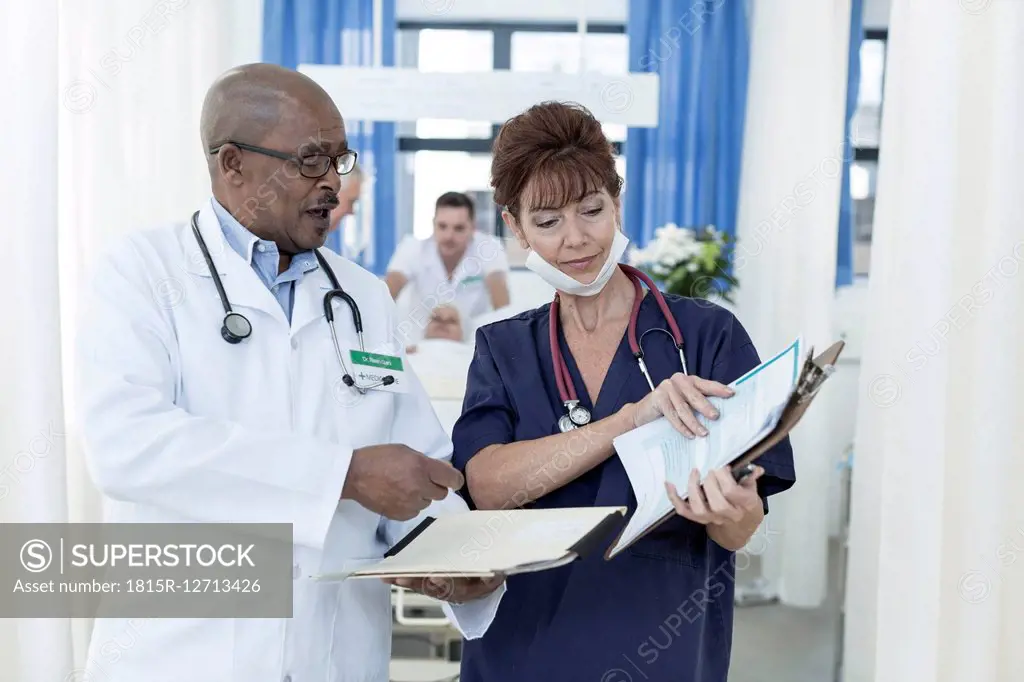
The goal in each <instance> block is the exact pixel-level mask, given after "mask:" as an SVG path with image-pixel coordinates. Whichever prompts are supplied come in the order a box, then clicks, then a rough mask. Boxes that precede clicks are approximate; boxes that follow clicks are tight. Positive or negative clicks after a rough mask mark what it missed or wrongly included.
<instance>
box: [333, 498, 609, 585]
mask: <svg viewBox="0 0 1024 682" xmlns="http://www.w3.org/2000/svg"><path fill="white" fill-rule="evenodd" d="M625 513H626V507H583V508H567V509H499V510H474V511H467V512H463V513H458V514H446V515H443V516H438V517H437V518H432V517H428V518H427V519H425V520H424V521H423V522H422V523H420V524H419V526H417V527H416V528H415V529H413V530H412V531H411V532H409V533H408V534H407V535H406V536H405V537H404V538H402V540H401V541H399V542H398V543H397V544H396V545H395V546H394V547H392V548H391V549H390V550H389V551H388V552H387V554H385V556H384V558H383V559H382V560H380V561H378V562H375V563H373V564H371V565H369V566H363V567H362V568H360V569H359V570H356V571H353V572H351V573H350V574H348V576H347V577H348V578H406V577H417V578H418V577H427V576H439V577H467V578H469V577H481V578H483V577H491V576H494V575H497V574H505V575H512V574H515V573H528V572H531V571H543V570H547V569H550V568H556V567H558V566H562V565H565V564H568V563H570V562H572V561H574V560H576V559H577V558H580V557H582V556H585V555H587V554H590V553H591V552H593V551H595V550H597V549H598V548H599V547H601V546H603V544H604V543H605V542H607V541H608V540H609V539H610V537H611V535H612V534H613V533H614V532H615V530H616V528H617V527H618V526H619V525H620V524H621V521H622V519H623V516H624V514H625Z"/></svg>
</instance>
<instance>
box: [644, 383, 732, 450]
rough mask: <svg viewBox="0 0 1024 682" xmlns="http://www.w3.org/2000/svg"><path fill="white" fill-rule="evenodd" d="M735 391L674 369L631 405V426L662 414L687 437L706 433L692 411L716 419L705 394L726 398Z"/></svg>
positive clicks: (715, 412)
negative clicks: (674, 371) (673, 372)
mask: <svg viewBox="0 0 1024 682" xmlns="http://www.w3.org/2000/svg"><path fill="white" fill-rule="evenodd" d="M734 393H735V391H733V390H732V389H731V388H729V387H728V386H726V385H724V384H720V383H718V382H717V381H709V380H707V379H701V378H700V377H696V376H692V375H687V374H683V373H682V372H676V373H675V374H673V375H672V376H671V377H669V378H668V379H665V380H664V381H662V382H661V383H660V384H658V387H657V388H656V389H654V390H653V391H652V392H651V393H648V394H647V397H646V398H644V399H643V400H641V401H640V402H639V403H636V404H635V405H634V408H633V426H635V427H639V426H643V425H644V424H647V423H649V422H652V421H654V420H655V419H657V418H658V417H662V416H664V417H665V418H666V419H668V420H669V422H671V424H672V426H674V427H675V428H676V430H677V431H679V432H680V433H682V434H683V435H684V436H686V437H687V438H694V437H696V436H706V435H708V432H707V429H705V428H704V426H703V425H701V423H700V421H699V420H698V419H697V416H696V415H695V414H694V413H695V412H697V413H700V414H702V415H704V416H705V417H707V418H708V419H718V410H716V409H715V408H714V406H713V405H712V404H711V403H710V402H709V401H708V399H707V398H706V397H705V396H709V395H712V396H717V397H719V398H729V397H731V396H732V395H733V394H734Z"/></svg>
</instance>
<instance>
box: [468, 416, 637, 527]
mask: <svg viewBox="0 0 1024 682" xmlns="http://www.w3.org/2000/svg"><path fill="white" fill-rule="evenodd" d="M634 407H635V405H633V404H632V403H631V404H628V405H626V406H624V407H623V408H622V409H621V410H619V411H618V412H616V413H615V414H613V415H611V416H609V417H605V418H604V419H602V420H600V421H596V422H594V423H592V424H587V425H586V426H584V427H582V428H578V429H574V430H572V431H569V432H568V433H559V434H555V435H553V436H546V437H544V438H538V439H536V440H530V441H522V442H518V443H509V444H507V445H492V446H490V447H487V448H484V449H483V450H481V451H480V452H479V453H477V454H476V456H475V457H473V458H472V459H471V460H469V464H467V465H466V484H467V485H468V486H469V493H470V495H471V496H472V498H473V502H474V504H476V506H477V508H478V509H509V508H512V507H521V506H523V505H524V504H526V503H528V502H533V501H534V500H536V499H538V498H540V497H542V496H544V495H547V494H548V493H550V492H552V491H553V490H557V489H558V488H561V487H562V486H564V485H565V484H567V483H569V482H570V481H573V480H575V479H576V478H578V477H580V476H582V475H583V474H585V473H586V472H588V471H590V470H591V469H593V468H594V467H595V466H597V465H598V464H600V463H601V462H603V461H604V460H606V459H608V458H609V457H611V456H612V454H614V452H615V449H614V447H613V446H612V439H613V438H615V437H616V436H620V435H622V434H623V433H626V432H627V431H629V430H631V429H633V421H634V420H633V410H634Z"/></svg>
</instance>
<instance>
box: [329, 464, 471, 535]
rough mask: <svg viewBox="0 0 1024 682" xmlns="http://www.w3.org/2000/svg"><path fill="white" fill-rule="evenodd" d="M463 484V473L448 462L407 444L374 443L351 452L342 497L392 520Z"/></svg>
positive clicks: (415, 511)
mask: <svg viewBox="0 0 1024 682" xmlns="http://www.w3.org/2000/svg"><path fill="white" fill-rule="evenodd" d="M463 483H464V480H463V478H462V474H461V473H459V471H458V469H456V468H455V467H453V466H452V465H451V464H449V463H448V462H446V461H443V460H439V459H433V458H431V457H427V456H426V455H424V454H422V453H419V452H416V451H415V450H413V449H412V448H409V447H406V446H405V445H373V446H370V447H365V448H359V449H358V450H356V451H355V452H354V453H352V463H351V464H350V465H349V469H348V477H347V478H346V479H345V487H344V489H343V490H342V492H341V497H342V499H348V500H355V501H356V502H358V503H359V504H361V505H363V506H364V507H366V508H367V509H369V510H370V511H373V512H376V513H378V514H380V515H381V516H385V517H387V518H389V519H395V520H397V521H408V520H409V519H411V518H414V517H415V516H416V515H417V514H419V513H420V512H421V511H423V510H424V509H426V508H427V506H428V505H429V504H430V503H431V502H433V501H434V500H443V499H444V498H445V497H446V496H447V495H448V491H449V489H451V490H458V489H459V488H461V487H462V485H463Z"/></svg>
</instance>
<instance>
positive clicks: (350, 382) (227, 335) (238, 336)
mask: <svg viewBox="0 0 1024 682" xmlns="http://www.w3.org/2000/svg"><path fill="white" fill-rule="evenodd" d="M192 234H194V235H195V237H196V241H197V242H199V248H200V250H201V251H202V252H203V258H205V259H206V266H207V267H208V268H209V270H210V275H211V276H212V277H213V283H214V284H215V285H216V286H217V293H218V294H220V302H221V305H222V306H224V323H223V324H222V325H221V328H220V335H221V336H222V337H224V340H225V341H227V342H228V343H230V344H236V343H241V342H242V341H244V340H245V339H247V338H249V336H251V335H252V324H251V323H250V322H249V320H248V319H247V318H246V317H245V315H243V314H241V313H236V312H235V311H233V310H232V309H231V303H230V302H229V301H228V295H227V294H226V293H224V285H223V284H222V283H221V281H220V275H218V274H217V268H215V267H214V265H213V259H212V258H211V257H210V251H209V249H207V248H206V240H204V239H203V235H202V234H201V233H200V232H199V211H196V212H195V213H193V214H192ZM313 253H314V254H316V259H317V262H319V263H320V267H321V268H323V269H324V272H326V273H327V277H328V278H329V279H330V280H331V286H332V287H334V288H333V289H331V290H330V291H328V292H327V293H326V294H324V318H326V320H327V324H328V325H329V326H330V328H331V340H332V341H334V352H335V354H336V355H337V356H338V362H339V363H340V364H341V369H342V371H343V372H344V374H343V375H342V377H341V381H342V383H344V384H345V385H346V386H348V387H350V388H354V389H356V390H357V391H359V392H360V393H366V392H367V391H369V390H370V389H373V388H379V387H380V386H390V385H391V384H393V383H395V377H394V376H392V375H390V374H388V375H386V376H384V377H381V378H380V379H379V380H378V381H376V382H375V383H372V384H369V385H362V386H361V385H359V384H357V383H356V380H355V379H353V378H352V375H351V373H349V371H348V365H347V364H345V357H344V355H343V354H342V352H341V346H340V345H338V334H337V332H336V331H335V329H334V305H333V304H334V299H336V298H340V299H342V300H343V301H345V303H346V304H348V307H349V310H351V311H352V323H353V324H354V325H355V328H356V336H357V337H358V338H359V350H360V351H364V352H365V351H366V348H365V346H364V345H363V317H362V315H361V314H360V313H359V306H358V305H356V302H355V299H353V298H352V297H351V296H350V295H349V294H348V292H346V291H345V290H344V289H342V288H341V284H340V283H339V282H338V278H337V277H336V276H335V275H334V270H333V269H332V268H331V266H330V265H329V264H328V263H327V261H326V260H325V259H324V257H323V256H322V255H320V251H319V250H316V249H314V251H313Z"/></svg>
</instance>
